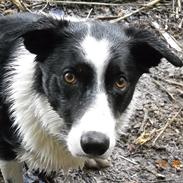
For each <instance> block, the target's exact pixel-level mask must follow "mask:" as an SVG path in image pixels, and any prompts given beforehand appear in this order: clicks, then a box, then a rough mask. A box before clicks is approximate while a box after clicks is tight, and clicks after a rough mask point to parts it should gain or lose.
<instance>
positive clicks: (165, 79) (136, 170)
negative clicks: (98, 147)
mask: <svg viewBox="0 0 183 183" xmlns="http://www.w3.org/2000/svg"><path fill="white" fill-rule="evenodd" d="M177 1H178V0H177ZM177 1H176V0H174V1H173V0H172V1H171V0H165V1H163V3H161V4H157V5H155V6H154V7H153V8H151V9H149V10H145V11H141V12H140V13H138V14H135V15H133V16H130V17H129V18H127V19H126V20H124V21H122V22H125V23H130V24H134V25H136V26H140V27H145V28H148V29H151V30H152V31H153V32H155V33H156V34H157V36H161V34H160V33H159V31H158V30H155V29H154V28H153V27H152V21H157V22H158V23H159V24H160V25H161V26H162V27H163V28H164V29H165V30H166V31H167V32H168V33H169V34H170V35H172V36H174V38H175V39H176V40H177V41H178V42H179V44H180V45H181V46H182V48H183V25H181V22H183V1H181V0H180V2H182V3H181V5H182V9H181V10H180V12H179V13H178V15H176V14H175V11H174V9H173V7H174V8H176V7H177V4H176V2H177ZM23 2H25V1H23ZM102 2H104V1H102ZM105 2H107V1H105ZM108 2H111V1H110V0H109V1H108ZM112 2H115V1H112ZM116 2H117V1H116ZM118 2H123V3H122V5H121V6H117V7H115V6H112V7H108V6H86V5H65V6H62V5H56V4H54V3H50V4H48V5H47V7H46V8H44V11H45V12H47V11H49V10H54V11H55V10H58V9H59V10H61V11H62V12H64V13H65V14H66V15H72V16H73V15H75V16H79V17H86V16H87V15H88V13H89V11H90V10H91V8H93V10H92V12H91V14H90V17H91V18H96V17H99V16H112V15H119V13H122V14H127V13H129V12H131V11H133V10H136V9H137V8H139V7H140V6H141V5H142V4H143V3H147V2H149V1H146V0H137V1H118ZM26 3H27V5H28V7H29V9H31V10H32V11H33V10H40V9H42V8H43V7H45V3H44V4H43V3H38V1H37V2H35V3H32V2H30V1H26ZM18 11H19V10H18V9H17V7H16V6H15V5H14V4H13V3H12V2H10V1H6V0H5V1H4V0H1V1H0V15H5V14H10V13H16V12H18ZM179 26H180V27H179ZM177 54H178V55H179V56H182V53H177ZM160 78H161V79H160ZM137 88H138V91H139V92H140V93H141V95H140V97H139V100H138V103H137V106H136V111H135V113H134V114H133V116H132V117H131V123H130V125H129V127H128V130H127V132H126V133H125V134H122V135H121V138H120V140H119V141H118V143H117V146H116V148H115V150H114V152H113V154H112V166H111V167H109V168H107V169H104V170H100V171H99V170H86V169H84V170H79V171H78V170H75V171H70V172H69V173H68V174H67V175H64V174H63V172H59V173H56V174H53V175H52V177H51V178H47V177H45V176H44V175H42V176H41V175H40V174H38V173H35V172H34V175H33V173H32V172H29V171H27V172H26V174H25V178H26V182H27V183H44V182H45V183H51V182H56V183H60V182H65V183H95V182H97V183H99V182H100V183H108V182H109V183H118V182H120V183H162V182H163V183H183V110H181V111H180V109H181V108H182V107H183V69H182V68H175V67H173V66H172V65H170V64H169V63H168V62H166V61H165V60H163V61H162V63H161V64H160V65H159V67H157V68H153V69H151V72H150V74H144V75H143V76H142V77H141V79H140V81H139V83H138V86H137ZM167 93H169V94H170V95H172V96H173V99H172V98H171V97H170V96H169V95H168V94H167ZM178 111H179V114H178V115H177V117H176V119H175V120H174V121H173V122H172V123H171V124H170V125H169V126H168V127H167V129H166V130H165V132H164V133H163V134H162V136H160V138H159V139H158V140H157V141H156V142H155V143H154V144H153V141H154V139H155V138H156V137H157V135H158V134H159V132H160V130H159V129H161V128H162V127H164V126H165V124H166V123H167V122H168V121H171V120H172V118H173V117H174V116H175V115H176V114H177V113H178ZM143 134H144V135H143ZM138 137H143V138H140V140H141V142H142V140H147V142H146V143H144V144H142V145H140V144H139V143H135V142H136V140H137V139H138ZM148 139H149V140H148ZM125 158H126V159H125ZM176 160H177V161H176ZM38 176H39V177H41V178H42V179H45V180H41V179H40V178H39V180H38ZM0 182H1V180H0Z"/></svg>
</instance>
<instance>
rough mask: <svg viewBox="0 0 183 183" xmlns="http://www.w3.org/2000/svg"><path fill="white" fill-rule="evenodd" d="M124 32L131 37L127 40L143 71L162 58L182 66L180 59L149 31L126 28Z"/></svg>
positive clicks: (155, 64)
mask: <svg viewBox="0 0 183 183" xmlns="http://www.w3.org/2000/svg"><path fill="white" fill-rule="evenodd" d="M126 33H127V35H128V36H129V37H130V38H131V39H130V41H129V46H130V50H131V53H132V55H133V57H134V59H135V61H136V62H137V65H138V66H139V68H141V69H142V71H143V72H148V71H149V68H151V67H154V66H157V65H158V64H159V63H160V61H161V59H162V58H166V59H167V60H168V61H169V62H170V63H171V64H173V65H174V66H177V67H181V66H183V62H182V61H181V59H180V58H179V57H178V56H176V55H175V54H174V53H173V52H172V51H171V50H170V49H169V48H168V47H167V45H166V44H165V42H163V41H162V40H160V39H158V38H156V37H155V36H154V35H153V34H152V33H151V32H149V31H147V30H137V29H134V28H128V29H127V30H126Z"/></svg>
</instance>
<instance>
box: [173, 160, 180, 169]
mask: <svg viewBox="0 0 183 183" xmlns="http://www.w3.org/2000/svg"><path fill="white" fill-rule="evenodd" d="M172 167H173V168H175V169H176V170H180V168H182V167H183V165H182V162H181V161H180V160H178V159H175V160H173V161H172Z"/></svg>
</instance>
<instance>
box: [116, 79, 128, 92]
mask: <svg viewBox="0 0 183 183" xmlns="http://www.w3.org/2000/svg"><path fill="white" fill-rule="evenodd" d="M114 87H115V88H117V89H120V90H124V89H126V87H127V82H126V80H125V79H124V78H123V77H120V78H119V79H118V80H116V82H115V83H114Z"/></svg>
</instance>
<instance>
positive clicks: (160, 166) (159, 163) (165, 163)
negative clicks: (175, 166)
mask: <svg viewBox="0 0 183 183" xmlns="http://www.w3.org/2000/svg"><path fill="white" fill-rule="evenodd" d="M156 167H157V168H158V169H159V170H165V169H166V168H167V167H168V161H167V160H165V159H162V160H157V161H156Z"/></svg>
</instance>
